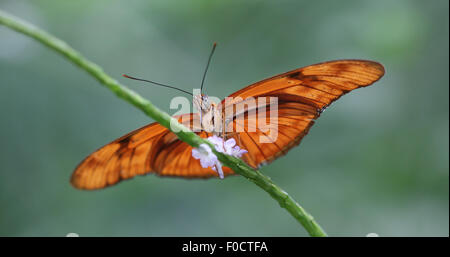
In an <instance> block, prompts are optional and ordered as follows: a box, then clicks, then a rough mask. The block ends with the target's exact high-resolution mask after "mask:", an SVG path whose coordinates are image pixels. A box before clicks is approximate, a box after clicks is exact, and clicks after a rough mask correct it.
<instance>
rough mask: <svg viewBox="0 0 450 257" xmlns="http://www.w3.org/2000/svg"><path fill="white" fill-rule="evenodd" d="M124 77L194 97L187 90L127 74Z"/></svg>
mask: <svg viewBox="0 0 450 257" xmlns="http://www.w3.org/2000/svg"><path fill="white" fill-rule="evenodd" d="M122 76H123V77H125V78H127V79H134V80H139V81H144V82H148V83H152V84H154V85H157V86H162V87H167V88H172V89H176V90H178V91H181V92H183V93H186V94H189V95H191V96H193V95H192V93H190V92H188V91H186V90H183V89H180V88H177V87H172V86H169V85H165V84H161V83H158V82H154V81H150V80H146V79H140V78H135V77H131V76H128V75H126V74H123V75H122Z"/></svg>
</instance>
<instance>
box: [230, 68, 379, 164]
mask: <svg viewBox="0 0 450 257" xmlns="http://www.w3.org/2000/svg"><path fill="white" fill-rule="evenodd" d="M383 75H384V67H383V66H382V65H381V64H379V63H377V62H373V61H365V60H339V61H330V62H324V63H319V64H315V65H311V66H307V67H304V68H300V69H296V70H292V71H289V72H286V73H284V74H280V75H277V76H275V77H272V78H269V79H265V80H262V81H260V82H257V83H255V84H252V85H250V86H248V87H245V88H243V89H241V90H239V91H237V92H235V93H233V94H231V95H230V97H233V98H234V99H236V100H234V101H231V102H229V103H228V104H227V103H226V102H225V101H222V105H223V108H224V109H225V108H227V107H229V106H227V105H236V104H238V103H239V98H238V97H240V99H246V98H247V97H253V98H257V97H271V96H273V97H277V98H278V137H277V140H276V141H275V142H273V143H272V144H267V143H266V144H260V143H258V142H259V138H260V137H265V136H266V135H265V133H264V132H263V131H261V130H259V128H256V131H255V132H248V128H249V126H252V125H251V124H258V111H256V112H255V113H252V114H248V113H247V114H248V115H247V114H245V115H246V116H245V119H244V122H243V121H242V120H238V119H235V117H227V119H232V120H233V122H231V123H230V124H229V126H233V129H234V130H237V128H241V131H242V130H244V132H242V133H238V134H234V135H233V137H234V138H235V139H236V142H238V144H239V146H240V147H242V148H244V149H247V150H248V151H249V152H248V154H245V155H244V156H243V157H242V158H243V159H244V160H245V161H246V162H247V163H248V164H249V165H250V166H252V167H254V168H257V167H259V166H261V165H263V164H267V163H270V162H271V161H273V160H275V159H276V158H278V157H279V156H281V155H283V154H285V153H286V152H287V151H289V149H291V148H292V147H294V146H297V145H298V144H299V143H300V141H301V140H302V138H303V137H304V136H305V135H306V134H307V133H308V131H309V129H310V128H311V126H312V125H313V124H314V120H316V119H317V118H318V117H319V116H320V114H321V113H322V111H323V110H324V109H325V108H326V107H328V106H329V105H330V104H331V103H332V102H334V101H335V100H337V99H338V98H339V97H341V96H343V95H344V94H346V93H348V92H350V91H352V90H354V89H357V88H360V87H365V86H369V85H371V84H373V83H374V82H376V81H377V80H379V79H380V78H381V77H382V76H383ZM267 102H268V101H267ZM247 111H248V110H247ZM263 111H265V112H267V113H266V115H265V117H266V123H267V124H269V123H270V119H269V117H270V110H269V108H267V109H264V108H263ZM274 125H276V124H274ZM238 131H239V130H238Z"/></svg>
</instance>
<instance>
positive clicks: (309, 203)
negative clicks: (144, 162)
mask: <svg viewBox="0 0 450 257" xmlns="http://www.w3.org/2000/svg"><path fill="white" fill-rule="evenodd" d="M448 5H449V2H448V1H447V0H434V1H420V0H417V1H412V0H410V1H405V0H403V1H390V0H384V1H361V0H348V1H270V2H269V1H245V2H244V1H207V0H205V1H144V0H131V1H125V0H122V1H112V0H102V1H89V0H77V1H53V0H32V1H31V0H29V1H16V0H0V8H1V9H3V10H5V11H8V12H10V13H12V14H14V15H17V16H19V17H21V18H23V19H25V20H28V21H30V22H32V23H34V24H36V25H38V26H40V27H42V28H43V29H45V30H47V31H49V32H51V33H52V34H54V35H56V36H58V37H60V38H62V39H63V40H65V41H67V42H69V44H70V45H72V46H73V47H74V48H75V49H77V50H79V51H80V52H82V53H83V54H84V55H85V56H87V57H88V58H89V59H91V60H92V61H94V62H96V63H97V64H99V65H101V66H102V67H103V68H104V69H105V70H106V72H107V73H109V74H111V75H112V76H113V77H115V78H117V79H118V80H120V81H121V82H122V83H124V84H126V85H128V86H130V87H131V88H132V89H134V90H136V91H138V92H139V93H141V94H142V95H143V96H145V97H146V98H148V99H150V100H151V101H152V102H153V103H154V104H156V105H157V106H159V107H160V108H162V109H164V110H166V111H168V112H169V113H174V112H175V111H176V110H170V109H169V102H170V100H171V99H172V98H173V97H175V96H177V95H179V93H178V92H177V91H173V90H168V89H164V88H158V87H153V86H151V85H142V84H141V83H137V82H135V81H129V80H126V79H124V78H121V77H120V75H121V74H123V73H128V74H131V75H136V76H141V77H145V78H148V79H152V80H155V81H159V82H163V83H168V84H172V85H175V86H178V87H180V88H183V89H186V90H190V89H191V88H193V87H196V88H198V86H199V84H200V80H201V75H202V72H203V69H204V66H205V63H206V59H207V56H208V53H209V51H210V48H211V44H212V43H213V42H218V48H217V51H216V54H215V56H214V58H213V61H212V64H211V67H210V71H209V73H208V78H207V80H206V90H207V93H208V94H209V95H212V96H219V97H225V96H227V95H228V94H230V93H232V92H234V91H236V90H238V89H240V88H242V87H244V86H246V85H248V84H250V83H252V82H256V81H258V80H261V79H264V78H266V77H270V76H273V75H276V74H278V73H282V72H285V71H288V70H291V69H295V68H298V67H301V66H306V65H310V64H313V63H317V62H322V61H327V60H333V59H341V58H359V59H370V60H376V61H379V62H381V63H382V64H384V65H385V68H386V75H385V76H384V77H383V79H382V80H381V81H380V82H378V83H376V84H375V85H374V86H371V87H368V88H364V89H360V90H356V91H355V92H352V93H351V94H349V95H346V96H344V97H343V98H342V99H341V100H339V101H337V102H336V103H334V104H333V105H332V106H331V107H330V108H328V109H327V110H326V111H325V112H324V113H323V114H322V116H321V118H320V119H319V120H318V121H317V123H316V125H315V126H314V127H313V128H312V130H311V132H310V133H309V135H308V136H307V137H306V138H305V139H304V140H303V142H302V144H301V145H300V147H297V148H295V149H293V150H291V151H290V152H289V154H288V155H287V156H285V157H283V158H280V159H279V160H277V161H275V162H274V163H273V164H271V165H269V166H266V167H264V168H263V169H262V171H263V173H265V174H267V175H269V176H270V177H271V178H272V179H273V180H274V181H275V182H276V183H277V184H278V185H280V186H281V187H282V188H283V189H285V190H286V191H287V192H289V194H291V195H292V196H293V197H294V198H295V199H296V200H298V201H299V203H300V204H302V205H303V206H304V207H305V208H306V209H307V210H308V211H310V212H311V213H312V214H313V216H314V217H315V218H316V220H317V221H318V222H319V223H320V224H321V225H322V226H323V227H324V229H325V230H326V231H327V232H328V233H329V234H330V235H332V236H365V235H366V234H368V233H377V234H379V235H380V236H448V235H449V71H448V69H449V6H448ZM0 84H1V86H0V117H1V126H0V141H1V145H2V148H1V150H0V151H1V152H0V162H1V169H0V236H65V235H66V234H67V233H69V232H75V233H78V234H80V236H305V235H307V234H306V232H305V231H304V230H303V228H302V227H300V226H299V224H297V222H296V221H295V220H294V219H293V218H292V217H291V216H289V215H288V213H287V212H286V211H285V210H284V209H281V208H279V206H278V204H277V203H276V202H275V201H274V200H273V199H272V198H270V197H269V195H267V194H266V193H265V192H263V191H262V190H261V189H259V188H258V187H256V186H255V185H253V184H251V183H249V182H248V181H246V180H245V179H243V178H242V177H237V176H235V177H231V178H228V179H225V180H223V181H220V180H217V179H211V180H183V179H175V178H160V177H156V176H153V175H149V176H145V177H138V178H135V179H132V180H130V181H126V182H123V183H120V184H119V185H118V186H115V187H111V188H108V189H105V190H100V191H94V192H86V191H79V190H76V189H74V188H72V187H71V186H70V184H69V177H70V175H71V173H72V171H73V169H74V168H75V166H76V165H77V164H78V162H79V161H81V160H82V159H83V158H84V157H85V156H86V155H88V154H89V153H91V152H92V151H93V150H95V149H97V148H98V147H100V146H102V145H104V144H105V143H108V142H109V141H111V140H113V139H115V138H117V137H119V136H121V135H123V134H125V133H127V132H129V131H131V130H133V129H136V128H138V127H141V126H143V125H145V124H147V123H150V122H152V121H151V120H150V119H149V118H148V117H147V116H145V115H144V114H143V113H141V111H139V110H137V109H136V108H134V107H132V106H131V105H129V104H128V103H125V102H124V101H122V100H120V99H118V98H117V97H115V96H114V95H113V94H112V93H111V92H109V91H108V90H106V89H105V88H104V87H102V86H100V85H99V83H98V82H97V81H95V80H94V79H93V78H91V77H90V76H88V75H87V74H86V73H85V72H84V71H81V70H80V69H78V68H76V67H75V66H74V65H72V64H71V63H69V62H68V61H66V60H65V59H63V58H61V56H59V55H57V54H56V53H54V52H52V51H50V50H49V49H47V48H45V47H43V46H42V45H41V44H38V43H36V42H35V41H33V40H31V39H29V38H27V37H25V36H23V35H21V34H17V33H15V32H12V31H10V30H9V29H7V28H5V27H2V26H0Z"/></svg>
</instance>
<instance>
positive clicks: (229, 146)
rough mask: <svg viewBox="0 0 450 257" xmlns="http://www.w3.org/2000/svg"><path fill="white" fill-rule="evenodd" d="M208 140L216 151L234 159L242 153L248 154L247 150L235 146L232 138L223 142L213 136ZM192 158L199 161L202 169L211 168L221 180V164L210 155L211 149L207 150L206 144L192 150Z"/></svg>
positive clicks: (215, 157)
mask: <svg viewBox="0 0 450 257" xmlns="http://www.w3.org/2000/svg"><path fill="white" fill-rule="evenodd" d="M208 140H209V141H210V142H211V143H213V144H214V148H215V149H216V151H218V152H221V153H226V154H228V155H231V156H234V157H238V158H240V157H241V156H242V155H243V154H244V153H247V152H248V151H247V150H245V149H241V148H240V147H239V146H237V145H236V140H234V138H230V139H228V140H227V141H223V138H221V137H218V136H215V135H214V136H211V137H208ZM192 157H194V158H195V159H197V160H200V164H201V165H202V167H203V168H208V167H211V168H212V170H214V171H216V172H217V173H218V174H219V177H220V178H221V179H223V177H224V176H223V170H222V164H221V163H220V161H219V160H218V159H217V156H215V155H214V154H213V153H212V150H211V148H209V146H208V145H207V144H201V145H200V146H199V147H198V148H193V149H192Z"/></svg>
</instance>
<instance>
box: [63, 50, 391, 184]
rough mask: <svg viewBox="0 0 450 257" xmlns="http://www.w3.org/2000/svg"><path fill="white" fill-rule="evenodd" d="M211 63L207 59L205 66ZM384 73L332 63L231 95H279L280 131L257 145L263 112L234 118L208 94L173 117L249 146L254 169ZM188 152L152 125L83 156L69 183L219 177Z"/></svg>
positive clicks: (376, 67) (375, 66)
mask: <svg viewBox="0 0 450 257" xmlns="http://www.w3.org/2000/svg"><path fill="white" fill-rule="evenodd" d="M213 51H214V50H213ZM211 54H212V52H211ZM210 58H211V55H210ZM209 61H210V59H209V60H208V65H209ZM205 73H206V71H205ZM383 75H384V67H383V66H382V65H381V64H379V63H377V62H373V61H366V60H338V61H329V62H324V63H319V64H315V65H311V66H307V67H303V68H299V69H296V70H293V71H289V72H286V73H283V74H280V75H277V76H275V77H272V78H268V79H265V80H262V81H260V82H257V83H254V84H252V85H250V86H247V87H245V88H243V89H241V90H239V91H237V92H235V93H233V94H231V95H230V97H234V99H244V100H242V101H245V99H246V98H247V97H253V98H257V97H265V98H268V97H277V98H278V120H277V122H278V124H277V126H278V136H277V138H276V140H274V141H273V142H272V143H266V144H262V143H260V142H259V140H258V138H260V137H261V136H266V135H265V132H263V131H261V130H259V129H257V130H256V131H255V130H252V131H250V129H249V126H250V125H249V124H250V121H257V120H258V117H259V116H258V113H259V112H261V109H258V110H257V111H256V112H251V110H249V108H247V109H245V110H244V113H241V115H244V116H243V117H244V119H237V116H238V115H237V114H234V115H232V116H228V117H226V114H225V110H226V109H227V108H229V107H230V104H226V103H225V101H222V103H220V104H219V105H216V104H214V103H209V101H208V97H207V96H206V95H196V96H194V104H195V105H196V106H197V108H198V109H199V110H200V113H189V114H183V115H179V116H175V118H177V119H178V121H179V122H180V123H182V124H183V125H185V126H187V127H189V128H190V129H192V130H194V131H197V132H196V133H197V134H198V135H199V136H200V137H202V138H207V137H210V136H212V135H219V136H222V137H226V138H234V139H235V141H236V143H237V145H238V146H239V147H241V148H242V149H246V150H247V151H248V153H246V154H244V155H243V156H242V159H243V160H244V161H245V162H246V163H247V164H248V165H250V166H251V167H253V168H257V167H259V166H261V165H263V164H267V163H270V162H272V161H273V160H275V159H277V158H278V157H280V156H282V155H284V154H286V153H287V152H288V151H289V150H290V149H291V148H293V147H295V146H297V145H298V144H299V143H300V141H301V140H302V138H303V137H304V136H305V135H306V134H307V133H308V131H309V129H310V127H311V126H312V125H313V124H314V121H315V119H317V118H318V117H319V116H320V114H321V112H322V111H323V110H324V109H325V108H326V107H327V106H329V105H330V104H331V103H332V102H334V101H335V100H337V99H338V98H339V97H341V96H342V95H344V94H346V93H348V92H350V91H352V90H354V89H357V88H360V87H365V86H369V85H371V84H372V83H374V82H376V81H377V80H379V79H380V78H381V77H382V76H383ZM131 78H132V77H131ZM202 84H203V83H202ZM236 97H237V98H236ZM239 97H240V98H239ZM236 104H239V103H238V102H236V101H234V102H233V101H232V102H231V105H236ZM263 111H264V112H270V110H268V109H267V108H263ZM209 114H214V115H209ZM267 116H269V115H266V119H267V121H269V119H268V117H267ZM214 117H216V124H218V123H220V124H222V125H223V126H221V129H222V130H217V131H212V132H209V131H210V130H208V129H206V128H207V126H209V125H208V124H211V123H214ZM217 117H219V118H220V119H221V121H220V122H217ZM225 120H226V123H225ZM224 126H226V127H227V128H231V129H232V130H234V131H237V129H238V128H241V130H240V131H242V132H234V133H228V132H221V131H224V130H223V129H224ZM191 152H192V147H191V146H189V145H188V144H187V143H185V142H183V141H181V140H179V139H178V138H177V136H176V135H175V134H174V133H172V132H171V131H169V130H168V129H167V128H165V127H163V126H162V125H160V124H159V123H152V124H150V125H147V126H144V127H142V128H140V129H137V130H135V131H133V132H130V133H129V134H127V135H125V136H122V137H120V138H118V139H116V140H114V141H113V142H111V143H109V144H107V145H105V146H103V147H101V148H100V149H98V150H97V151H95V152H94V153H92V154H91V155H89V156H88V157H86V158H85V159H84V160H83V161H82V162H81V163H80V164H79V165H78V167H77V168H76V169H75V171H74V173H73V174H72V178H71V183H72V185H73V186H74V187H76V188H79V189H100V188H104V187H106V186H110V185H114V184H116V183H118V182H120V181H122V180H125V179H129V178H132V177H134V176H136V175H144V174H147V173H155V174H157V175H160V176H177V177H183V178H209V177H217V173H216V171H214V170H213V169H212V168H203V167H202V166H201V165H200V162H199V160H197V159H194V158H193V156H192V155H191ZM223 173H224V175H225V176H227V175H232V174H234V173H233V171H232V170H231V169H229V168H228V167H223Z"/></svg>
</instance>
